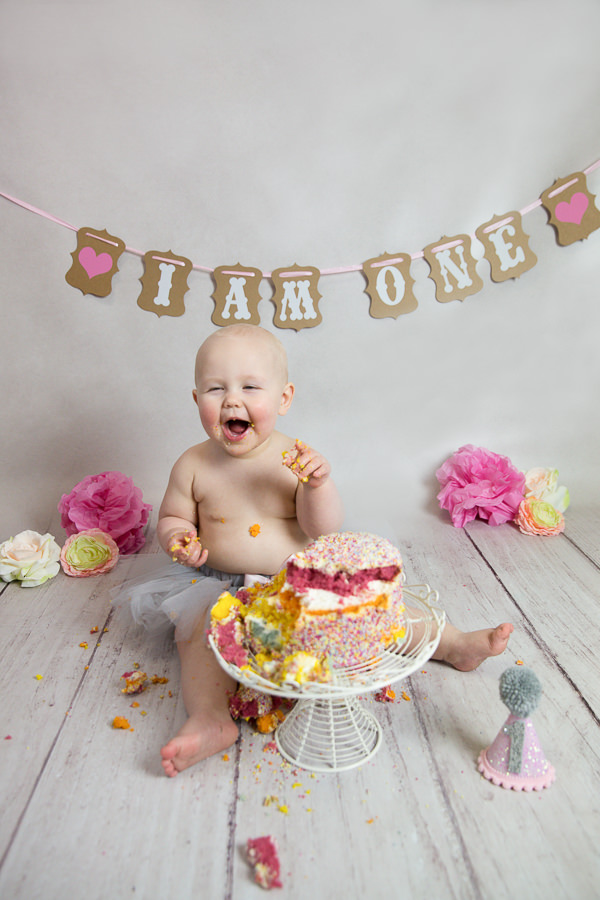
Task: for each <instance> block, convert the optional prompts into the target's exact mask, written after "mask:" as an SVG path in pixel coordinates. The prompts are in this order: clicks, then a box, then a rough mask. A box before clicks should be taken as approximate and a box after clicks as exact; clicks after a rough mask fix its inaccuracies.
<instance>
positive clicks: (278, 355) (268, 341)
mask: <svg viewBox="0 0 600 900" xmlns="http://www.w3.org/2000/svg"><path fill="white" fill-rule="evenodd" d="M227 337H241V338H247V339H250V340H255V339H257V338H258V339H259V340H262V341H264V342H265V345H266V346H268V347H269V348H270V349H271V350H272V352H273V355H274V358H275V362H276V365H277V367H278V368H279V369H280V370H281V374H282V378H283V382H284V383H287V381H288V364H287V354H286V352H285V348H284V346H283V344H282V343H281V341H280V340H279V338H278V337H276V336H275V335H274V334H272V333H271V332H270V331H267V329H266V328H262V327H261V326H260V325H248V324H238V325H226V326H225V327H224V328H219V329H218V330H217V331H213V333H212V334H210V335H209V336H208V337H207V338H206V340H205V341H204V342H203V343H202V344H201V346H200V348H199V350H198V353H197V355H196V381H197V380H198V363H199V360H200V355H201V352H202V348H203V347H204V346H205V344H206V343H207V341H213V340H221V339H222V338H227Z"/></svg>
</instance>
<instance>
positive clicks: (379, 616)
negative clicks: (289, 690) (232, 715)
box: [211, 532, 406, 684]
mask: <svg viewBox="0 0 600 900" xmlns="http://www.w3.org/2000/svg"><path fill="white" fill-rule="evenodd" d="M402 580H403V575H402V557H401V555H400V552H399V550H398V549H397V548H396V547H394V546H393V544H391V543H390V542H389V541H387V540H386V539H385V538H381V537H377V536H376V535H373V534H366V533H355V532H342V533H336V534H329V535H325V536H324V537H321V538H319V539H318V540H316V541H314V542H313V543H312V544H310V545H309V546H308V547H306V549H304V550H302V551H301V552H299V553H296V554H295V555H294V556H292V557H291V558H290V559H289V561H288V563H287V565H286V568H285V569H283V570H282V571H281V572H280V573H279V574H278V575H276V576H275V577H274V578H273V579H272V581H269V582H267V583H266V584H255V585H254V586H252V587H250V588H242V589H240V590H239V591H238V593H237V595H236V596H233V595H231V594H228V593H224V594H222V595H221V597H220V598H219V600H218V601H217V603H216V604H215V606H214V607H213V609H212V614H211V632H212V634H213V637H214V640H215V642H216V645H217V647H218V649H219V651H220V653H221V655H222V656H223V658H224V659H226V660H227V661H228V662H232V663H234V664H235V665H237V666H238V667H240V668H243V667H244V666H245V665H250V663H251V662H252V666H251V667H253V668H254V667H256V668H258V670H259V671H260V672H262V673H263V674H264V675H265V676H266V677H268V678H270V679H271V680H273V681H276V682H277V683H283V684H285V683H294V682H295V683H297V684H298V683H299V684H302V683H304V682H307V681H327V680H329V679H330V678H331V668H332V667H335V668H345V667H347V666H352V665H356V664H358V663H364V662H366V661H368V660H369V659H372V658H373V657H377V655H378V654H380V653H381V652H382V651H383V650H384V649H385V647H387V646H389V645H390V644H392V643H393V642H395V641H397V640H398V639H400V638H402V637H404V635H405V633H406V630H405V615H404V603H403V600H402Z"/></svg>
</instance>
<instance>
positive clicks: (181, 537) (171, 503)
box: [156, 454, 208, 567]
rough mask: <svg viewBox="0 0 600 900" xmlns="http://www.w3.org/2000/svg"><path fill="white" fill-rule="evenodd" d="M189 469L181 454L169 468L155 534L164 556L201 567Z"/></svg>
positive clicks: (201, 552)
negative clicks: (171, 468)
mask: <svg viewBox="0 0 600 900" xmlns="http://www.w3.org/2000/svg"><path fill="white" fill-rule="evenodd" d="M192 485H193V467H192V466H191V465H190V461H189V459H187V456H186V454H184V455H183V456H182V457H181V458H180V459H179V460H177V462H176V463H175V465H174V466H173V471H172V472H171V477H170V478H169V484H168V486H167V490H166V492H165V496H164V498H163V502H162V503H161V506H160V509H159V511H158V525H157V528H156V533H157V535H158V542H159V544H160V546H161V547H162V549H163V550H164V551H165V553H168V554H169V556H171V557H172V558H173V559H174V560H176V561H177V562H179V563H181V564H182V565H184V566H193V567H197V566H201V565H203V564H204V563H205V562H206V559H207V557H208V550H203V549H202V544H201V543H200V540H199V538H198V532H197V530H196V528H197V522H198V507H197V503H196V500H195V498H194V495H193V491H192Z"/></svg>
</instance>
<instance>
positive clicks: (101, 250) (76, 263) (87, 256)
mask: <svg viewBox="0 0 600 900" xmlns="http://www.w3.org/2000/svg"><path fill="white" fill-rule="evenodd" d="M124 249H125V242H124V241H122V240H121V238H118V237H115V236H114V235H112V234H109V233H108V231H106V229H104V230H103V231H97V230H96V229H94V228H80V229H79V231H78V232H77V247H76V248H75V250H74V251H73V253H71V256H72V257H73V263H72V265H71V268H70V269H69V271H68V272H67V274H66V275H65V279H66V281H67V283H68V284H70V285H71V287H74V288H77V289H78V290H80V291H81V292H82V293H83V294H94V296H95V297H106V296H108V294H110V292H111V290H112V277H113V275H114V274H115V272H118V269H119V267H118V266H117V261H118V259H119V257H120V255H121V253H122V252H123V250H124Z"/></svg>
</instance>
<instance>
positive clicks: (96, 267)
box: [78, 247, 113, 278]
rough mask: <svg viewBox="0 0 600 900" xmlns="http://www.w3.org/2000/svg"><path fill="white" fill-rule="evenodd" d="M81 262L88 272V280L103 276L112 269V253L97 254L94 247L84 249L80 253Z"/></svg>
mask: <svg viewBox="0 0 600 900" xmlns="http://www.w3.org/2000/svg"><path fill="white" fill-rule="evenodd" d="M78 259H79V262H80V263H81V265H82V266H83V268H84V269H85V271H86V272H87V275H88V278H93V277H94V276H95V275H103V274H104V273H105V272H109V271H110V270H111V269H112V264H113V261H112V256H111V255H110V253H96V251H95V250H94V249H93V248H92V247H84V248H83V250H80V251H79V257H78Z"/></svg>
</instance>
